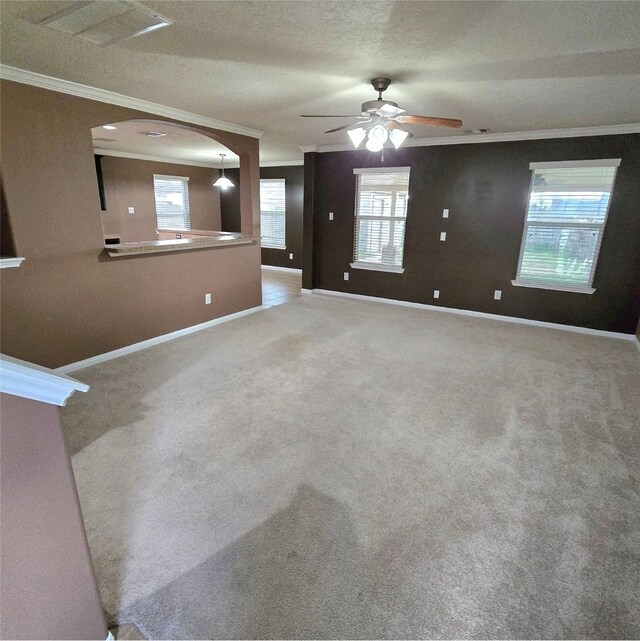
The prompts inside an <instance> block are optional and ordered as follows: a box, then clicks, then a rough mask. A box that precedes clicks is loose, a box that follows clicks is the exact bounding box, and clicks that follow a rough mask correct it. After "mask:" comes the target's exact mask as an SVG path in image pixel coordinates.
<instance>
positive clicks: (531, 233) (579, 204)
mask: <svg viewBox="0 0 640 641" xmlns="http://www.w3.org/2000/svg"><path fill="white" fill-rule="evenodd" d="M619 164H620V160H619V159H606V160H585V161H568V162H548V163H531V164H530V166H529V167H530V169H532V170H533V176H532V182H531V192H530V195H529V205H528V208H527V218H526V221H525V226H524V233H523V237H522V245H521V248H520V259H519V262H518V272H517V275H516V279H515V280H514V281H512V282H513V284H514V285H523V286H528V287H542V288H546V289H559V290H565V291H577V292H584V293H593V292H594V291H595V290H594V289H593V288H592V284H593V276H594V273H595V269H596V263H597V260H598V252H599V251H600V244H601V243H602V234H603V232H604V226H605V223H606V222H607V214H608V211H609V201H610V199H611V192H612V190H613V183H614V180H615V175H616V169H617V167H618V165H619Z"/></svg>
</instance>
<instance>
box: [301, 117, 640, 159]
mask: <svg viewBox="0 0 640 641" xmlns="http://www.w3.org/2000/svg"><path fill="white" fill-rule="evenodd" d="M637 133H640V123H629V124H624V125H604V126H601V127H573V128H570V129H541V130H538V131H508V132H505V133H493V134H466V135H464V134H463V135H458V136H442V137H440V138H409V139H408V140H405V142H404V143H403V144H402V147H401V148H402V149H404V148H405V147H437V146H439V145H470V144H478V143H484V142H511V141H517V140H543V139H546V138H580V137H583V136H615V135H619V134H637ZM300 150H301V151H302V152H303V153H307V152H312V151H317V152H319V153H326V152H330V151H358V150H356V149H354V148H353V145H351V144H350V143H348V142H345V143H340V144H337V145H310V146H306V147H300ZM360 151H362V150H360Z"/></svg>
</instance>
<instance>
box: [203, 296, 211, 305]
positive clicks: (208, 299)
mask: <svg viewBox="0 0 640 641" xmlns="http://www.w3.org/2000/svg"><path fill="white" fill-rule="evenodd" d="M204 304H205V305H211V294H205V295H204Z"/></svg>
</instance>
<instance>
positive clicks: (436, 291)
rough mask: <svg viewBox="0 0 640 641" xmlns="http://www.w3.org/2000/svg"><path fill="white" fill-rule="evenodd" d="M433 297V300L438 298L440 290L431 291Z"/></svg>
mask: <svg viewBox="0 0 640 641" xmlns="http://www.w3.org/2000/svg"><path fill="white" fill-rule="evenodd" d="M433 297H434V298H440V290H439V289H434V290H433Z"/></svg>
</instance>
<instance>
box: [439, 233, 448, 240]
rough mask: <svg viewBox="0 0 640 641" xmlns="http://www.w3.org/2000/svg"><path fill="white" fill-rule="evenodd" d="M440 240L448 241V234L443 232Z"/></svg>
mask: <svg viewBox="0 0 640 641" xmlns="http://www.w3.org/2000/svg"><path fill="white" fill-rule="evenodd" d="M440 240H442V241H445V240H447V232H446V231H441V232H440Z"/></svg>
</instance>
